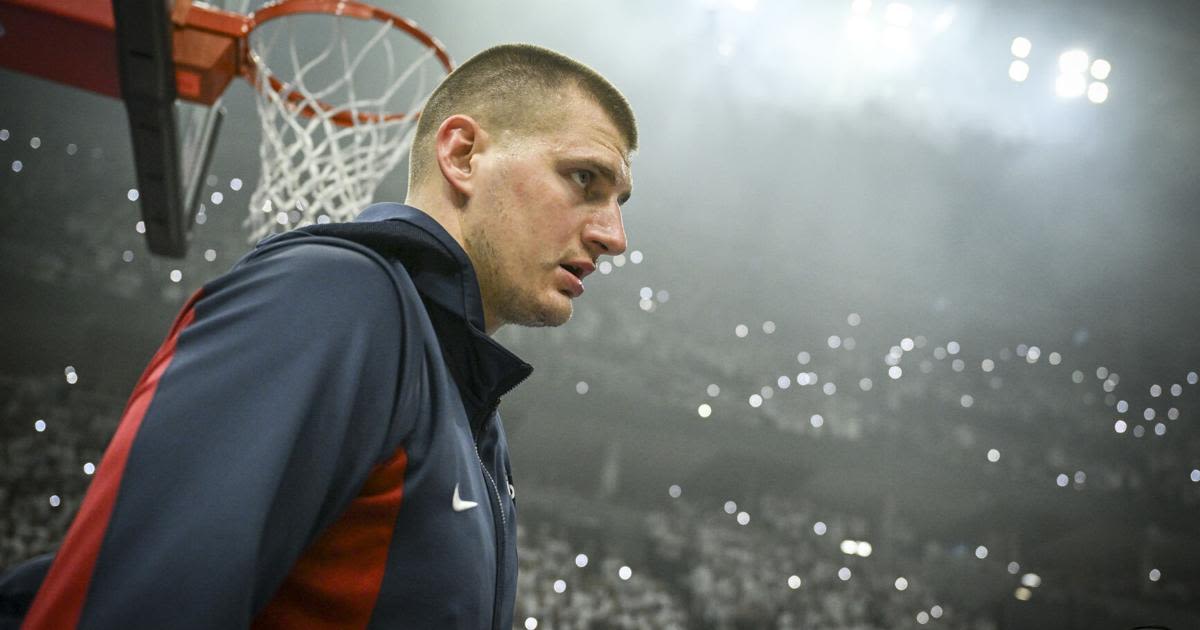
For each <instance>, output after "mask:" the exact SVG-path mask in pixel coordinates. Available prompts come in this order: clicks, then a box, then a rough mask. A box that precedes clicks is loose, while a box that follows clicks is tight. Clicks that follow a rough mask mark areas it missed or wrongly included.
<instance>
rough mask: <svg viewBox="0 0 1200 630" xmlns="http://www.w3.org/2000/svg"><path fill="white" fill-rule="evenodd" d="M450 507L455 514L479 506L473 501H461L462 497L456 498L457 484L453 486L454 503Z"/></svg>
mask: <svg viewBox="0 0 1200 630" xmlns="http://www.w3.org/2000/svg"><path fill="white" fill-rule="evenodd" d="M451 505H453V507H454V511H455V512H462V511H464V510H469V509H471V508H473V507H475V506H477V505H479V504H478V503H476V502H475V501H463V500H462V497H460V496H458V484H454V501H453V503H452V504H451Z"/></svg>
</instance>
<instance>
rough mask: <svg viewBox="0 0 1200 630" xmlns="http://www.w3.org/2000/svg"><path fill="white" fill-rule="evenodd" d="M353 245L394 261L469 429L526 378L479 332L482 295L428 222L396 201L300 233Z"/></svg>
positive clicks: (527, 370) (458, 252)
mask: <svg viewBox="0 0 1200 630" xmlns="http://www.w3.org/2000/svg"><path fill="white" fill-rule="evenodd" d="M296 231H303V232H307V233H310V234H314V235H328V236H335V237H339V238H345V239H347V240H351V241H355V242H358V243H360V244H363V245H366V246H367V247H370V248H371V249H373V250H375V251H377V252H379V253H380V254H381V255H383V256H384V257H385V258H388V259H389V260H394V261H398V262H400V263H401V264H402V265H403V266H404V268H405V270H406V271H407V272H408V275H409V277H410V278H412V281H413V284H414V285H415V286H416V288H417V292H418V293H419V294H420V295H421V298H422V300H423V301H424V302H425V304H426V310H428V311H429V315H430V320H431V321H432V322H433V324H434V328H435V331H436V332H437V335H438V340H439V342H440V343H441V346H442V354H443V356H444V357H445V359H446V361H447V363H448V364H449V366H450V368H451V371H452V372H453V373H454V377H455V379H456V380H457V381H458V385H459V389H460V391H461V393H462V394H463V396H464V403H467V407H468V412H469V413H470V417H471V424H472V425H473V427H472V428H474V429H476V430H478V428H479V427H478V426H477V425H478V424H479V423H480V422H482V420H483V417H484V416H483V415H482V412H486V411H490V409H491V408H492V407H494V405H495V404H497V403H498V402H499V398H500V396H503V395H504V394H505V393H507V392H508V391H509V390H511V389H512V388H514V387H516V386H517V384H519V383H520V382H521V381H523V380H525V379H526V378H528V376H529V375H530V374H531V373H532V372H533V368H532V367H531V366H530V365H529V364H527V363H525V362H524V361H522V360H521V359H520V358H519V357H517V356H516V355H514V354H513V353H511V352H509V351H508V349H506V348H505V347H504V346H501V345H500V344H499V343H497V342H496V341H495V340H493V339H492V338H491V337H489V336H488V335H487V334H486V333H485V332H484V331H483V329H484V318H483V298H482V296H481V295H480V292H479V282H478V280H477V279H476V276H475V268H474V266H473V265H472V264H471V259H470V258H469V257H468V256H467V253H466V252H465V251H463V248H462V247H461V246H460V245H459V244H458V242H457V241H455V240H454V237H452V236H450V233H449V232H447V231H446V229H445V228H443V227H442V225H441V224H440V223H438V222H437V221H436V220H434V219H433V217H431V216H429V215H427V214H425V213H424V212H422V211H420V210H418V209H417V208H414V207H412V206H407V205H404V204H399V203H377V204H373V205H371V206H368V207H367V208H366V209H365V210H363V212H362V213H361V214H359V215H358V217H357V218H356V219H355V220H354V221H353V222H351V223H330V224H325V225H310V226H307V227H303V228H299V229H297V230H296Z"/></svg>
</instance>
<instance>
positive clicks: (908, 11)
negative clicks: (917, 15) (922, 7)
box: [883, 2, 913, 27]
mask: <svg viewBox="0 0 1200 630" xmlns="http://www.w3.org/2000/svg"><path fill="white" fill-rule="evenodd" d="M883 19H885V20H887V23H888V24H892V25H895V26H899V27H908V25H910V24H912V19H913V10H912V7H910V6H908V5H907V4H904V3H903V2H893V3H891V4H889V5H887V8H886V9H884V12H883Z"/></svg>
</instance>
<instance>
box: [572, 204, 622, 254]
mask: <svg viewBox="0 0 1200 630" xmlns="http://www.w3.org/2000/svg"><path fill="white" fill-rule="evenodd" d="M583 242H584V243H585V244H586V245H587V248H588V252H589V253H590V254H591V255H592V258H597V257H599V256H601V255H603V254H608V255H610V256H616V255H617V254H622V253H624V252H625V248H626V247H627V246H628V244H629V243H628V242H627V241H626V240H625V223H624V221H623V219H622V217H621V208H620V206H618V205H617V204H616V203H615V202H614V203H613V205H612V208H611V209H609V210H606V211H605V212H604V213H602V214H598V215H595V216H593V217H592V220H591V221H590V222H589V223H588V224H587V226H586V227H585V228H584V234H583Z"/></svg>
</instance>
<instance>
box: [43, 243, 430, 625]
mask: <svg viewBox="0 0 1200 630" xmlns="http://www.w3.org/2000/svg"><path fill="white" fill-rule="evenodd" d="M404 280H405V281H407V280H408V279H407V277H404ZM407 286H408V287H411V284H407ZM399 288H402V287H400V286H399V285H397V284H396V283H394V282H393V280H392V276H391V275H389V271H388V270H387V269H386V268H385V267H384V266H383V263H382V262H381V261H376V260H373V259H372V258H371V257H369V256H367V255H364V254H363V253H360V252H357V251H353V250H351V249H347V248H343V247H337V246H331V245H326V244H298V245H297V244H293V245H291V246H288V247H281V248H276V249H274V250H272V251H268V252H266V253H263V254H261V255H257V256H255V257H253V258H250V259H247V260H246V261H243V262H242V263H241V264H240V265H239V266H237V267H235V268H234V270H232V271H231V272H230V273H228V274H226V275H225V276H222V277H221V278H218V279H217V280H214V281H213V282H211V283H209V284H208V285H206V286H205V287H204V288H203V289H201V290H200V291H198V292H197V293H196V295H194V296H193V297H192V298H191V300H190V301H189V303H188V304H187V305H186V306H185V307H184V309H183V311H182V312H180V314H179V316H178V318H177V320H176V322H175V324H174V326H173V327H172V330H171V332H170V334H169V336H168V338H167V340H166V341H165V342H164V344H163V346H162V347H161V348H160V349H159V350H158V353H157V354H156V355H155V357H154V359H153V360H152V361H151V363H150V365H149V366H147V368H146V371H145V373H144V374H143V375H142V377H141V379H140V380H139V382H138V384H137V386H136V388H135V390H134V393H133V395H132V396H131V398H130V401H129V403H128V406H127V407H126V410H125V412H124V414H123V416H122V419H121V423H120V425H119V427H118V429H117V433H116V434H115V436H114V437H113V439H112V442H111V443H110V444H109V447H108V449H107V450H106V452H105V455H104V459H103V461H102V463H101V465H100V468H99V470H98V471H97V473H96V478H95V479H94V480H93V482H92V485H91V487H90V488H89V490H88V494H87V496H86V498H85V500H84V502H83V505H82V506H81V508H80V511H79V514H78V515H77V517H76V519H75V521H74V522H73V523H72V526H71V528H70V531H69V532H68V534H67V537H66V539H65V541H64V543H63V546H62V548H61V550H60V552H59V554H58V557H57V559H56V561H55V563H54V565H53V566H52V567H51V570H50V573H49V575H48V576H47V578H46V581H45V583H44V584H43V586H42V588H41V590H40V591H39V593H38V596H37V598H36V599H35V601H34V604H33V607H32V609H31V611H30V614H29V616H28V617H27V618H26V624H25V627H27V628H42V627H46V628H50V627H53V628H71V627H77V626H78V627H81V628H135V627H136V628H184V627H188V628H191V627H195V628H239V627H247V626H248V625H249V624H250V623H251V621H252V620H253V617H254V615H255V613H256V612H257V611H258V610H260V609H261V608H262V607H263V605H264V604H265V603H266V602H267V601H268V600H269V599H270V598H271V596H272V595H273V593H274V592H275V591H276V589H278V587H279V585H280V583H281V582H282V581H283V579H284V577H286V575H287V574H288V571H289V570H290V568H291V567H292V565H293V564H294V563H295V562H296V559H297V558H298V557H299V556H300V554H301V553H302V552H303V550H304V549H305V547H306V546H307V545H308V544H309V543H310V542H311V541H312V540H314V538H315V537H316V536H317V535H319V534H320V532H321V531H322V530H323V529H324V528H325V527H327V526H328V525H329V524H330V523H331V522H333V520H335V519H336V518H337V516H338V515H339V513H340V512H341V511H342V509H344V508H345V506H346V505H347V504H348V503H349V502H350V501H351V500H352V499H353V498H354V496H355V495H356V494H357V492H358V490H359V488H360V487H361V486H362V484H363V482H364V480H365V479H366V478H367V476H368V475H369V474H370V470H371V469H372V467H374V466H375V465H376V464H379V463H380V462H381V461H383V459H385V457H386V453H385V449H384V447H385V445H386V444H387V443H388V442H390V441H391V440H392V437H393V436H395V435H402V434H403V433H404V431H405V430H406V429H405V427H397V426H393V424H392V423H393V422H395V420H394V419H393V418H394V416H395V415H396V414H395V413H394V411H395V408H396V405H397V395H398V393H399V389H400V385H401V381H402V380H403V373H404V371H405V369H406V367H405V366H404V364H403V362H404V361H405V356H406V354H408V353H410V352H411V349H410V348H406V347H404V344H406V343H408V344H409V345H412V344H413V342H412V340H411V339H406V338H405V333H404V332H403V331H404V329H405V328H406V327H408V328H410V329H411V327H412V325H413V323H412V321H411V320H412V319H415V318H413V317H412V315H413V310H412V309H413V307H414V306H416V305H413V304H406V303H405V302H406V301H408V302H413V301H415V302H417V303H418V304H419V298H417V297H416V294H415V292H414V293H408V294H407V295H406V294H405V291H400V290H398V289H399ZM406 311H408V312H407V313H406ZM406 318H407V319H408V320H409V321H406ZM410 364H411V362H410ZM407 369H411V366H410V367H409V368H407ZM401 415H403V414H401Z"/></svg>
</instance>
